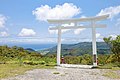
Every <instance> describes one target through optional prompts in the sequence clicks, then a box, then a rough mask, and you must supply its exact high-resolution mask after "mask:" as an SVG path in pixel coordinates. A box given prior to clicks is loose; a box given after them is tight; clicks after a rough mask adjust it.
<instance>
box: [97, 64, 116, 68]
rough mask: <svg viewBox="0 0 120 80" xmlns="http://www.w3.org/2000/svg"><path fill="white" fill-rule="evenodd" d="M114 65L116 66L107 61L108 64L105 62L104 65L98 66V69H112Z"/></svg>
mask: <svg viewBox="0 0 120 80" xmlns="http://www.w3.org/2000/svg"><path fill="white" fill-rule="evenodd" d="M115 66H116V65H115V64H112V63H108V64H105V65H101V66H98V68H99V69H112V68H113V67H115Z"/></svg>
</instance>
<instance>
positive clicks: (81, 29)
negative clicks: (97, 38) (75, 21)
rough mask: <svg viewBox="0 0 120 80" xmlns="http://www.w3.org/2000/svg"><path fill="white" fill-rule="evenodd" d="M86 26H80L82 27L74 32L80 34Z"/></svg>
mask: <svg viewBox="0 0 120 80" xmlns="http://www.w3.org/2000/svg"><path fill="white" fill-rule="evenodd" d="M85 29H86V28H80V29H76V30H74V34H76V35H78V34H80V33H81V32H82V31H84V30H85Z"/></svg>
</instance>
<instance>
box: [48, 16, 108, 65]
mask: <svg viewBox="0 0 120 80" xmlns="http://www.w3.org/2000/svg"><path fill="white" fill-rule="evenodd" d="M108 17H109V15H102V16H95V17H89V18H80V19H48V20H47V21H48V22H49V23H50V24H58V26H56V27H52V28H49V29H50V30H58V44H57V65H58V66H60V54H61V30H62V29H78V28H92V52H93V66H94V67H95V66H97V50H96V28H102V27H106V25H105V24H96V23H95V22H97V21H101V20H104V19H107V18H108ZM80 22H91V24H90V25H86V26H79V25H78V23H80ZM70 23H74V24H75V25H74V26H68V27H64V26H62V24H70Z"/></svg>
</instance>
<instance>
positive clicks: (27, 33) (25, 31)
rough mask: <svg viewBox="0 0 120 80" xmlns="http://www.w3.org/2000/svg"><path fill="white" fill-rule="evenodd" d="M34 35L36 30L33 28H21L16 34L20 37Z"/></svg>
mask: <svg viewBox="0 0 120 80" xmlns="http://www.w3.org/2000/svg"><path fill="white" fill-rule="evenodd" d="M35 35H36V32H35V31H34V30H32V29H27V28H23V29H22V30H21V32H20V33H19V34H18V36H21V37H30V36H35Z"/></svg>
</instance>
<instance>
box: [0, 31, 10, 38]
mask: <svg viewBox="0 0 120 80" xmlns="http://www.w3.org/2000/svg"><path fill="white" fill-rule="evenodd" d="M0 35H1V36H3V37H6V36H9V34H8V33H7V32H5V31H3V32H0Z"/></svg>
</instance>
